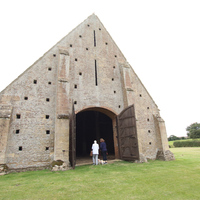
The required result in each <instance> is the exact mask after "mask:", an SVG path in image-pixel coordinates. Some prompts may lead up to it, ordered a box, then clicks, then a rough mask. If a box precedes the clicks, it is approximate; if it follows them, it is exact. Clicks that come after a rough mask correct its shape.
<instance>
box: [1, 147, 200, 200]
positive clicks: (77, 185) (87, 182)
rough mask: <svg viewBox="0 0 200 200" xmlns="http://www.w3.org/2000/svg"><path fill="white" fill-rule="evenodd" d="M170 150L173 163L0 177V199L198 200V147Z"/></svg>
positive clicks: (39, 172)
mask: <svg viewBox="0 0 200 200" xmlns="http://www.w3.org/2000/svg"><path fill="white" fill-rule="evenodd" d="M170 150H171V151H172V152H173V153H174V154H175V157H176V160H174V161H169V162H164V161H158V160H156V161H150V162H148V163H141V164H136V163H129V162H125V161H122V162H115V163H114V164H108V165H98V166H92V165H88V166H80V167H76V169H75V170H68V171H64V172H51V171H47V170H43V171H35V172H21V173H14V174H8V175H5V176H0V199H1V200H2V199H6V200H7V199H20V200H23V199H34V200H36V199H58V200H60V199H70V200H71V199H72V200H73V199H81V200H82V199H100V200H102V199H120V200H121V199H122V200H124V199H142V200H148V199H152V200H156V199H158V200H160V199H167V200H169V199H173V200H176V199H177V200H184V199H185V200H186V199H187V200H190V199H191V200H197V199H198V200H199V199H200V148H172V149H170Z"/></svg>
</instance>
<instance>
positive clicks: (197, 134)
mask: <svg viewBox="0 0 200 200" xmlns="http://www.w3.org/2000/svg"><path fill="white" fill-rule="evenodd" d="M186 131H187V135H188V137H189V138H200V123H197V122H196V123H193V124H191V125H190V126H188V127H187V128H186Z"/></svg>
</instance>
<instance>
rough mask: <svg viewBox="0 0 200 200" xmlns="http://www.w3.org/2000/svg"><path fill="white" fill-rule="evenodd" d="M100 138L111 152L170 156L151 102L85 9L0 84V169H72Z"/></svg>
mask: <svg viewBox="0 0 200 200" xmlns="http://www.w3.org/2000/svg"><path fill="white" fill-rule="evenodd" d="M100 138H104V139H105V141H106V144H107V147H108V153H109V155H113V156H114V157H115V158H121V159H123V160H133V161H136V162H146V161H147V160H148V159H153V160H154V159H158V158H159V159H162V160H166V161H168V160H173V159H174V156H173V154H172V153H171V152H170V151H169V147H168V141H167V133H166V128H165V122H164V120H163V119H162V118H161V117H160V113H159V109H158V106H157V105H156V104H155V102H154V100H153V99H152V97H151V96H150V94H149V93H148V91H147V90H146V88H145V87H144V85H143V84H142V82H141V81H140V79H139V78H138V76H137V75H136V73H135V71H134V70H133V69H132V67H131V66H130V64H129V63H128V62H127V60H126V58H125V57H124V55H123V54H122V52H121V51H120V49H119V48H118V46H117V45H116V44H115V42H114V41H113V39H112V38H111V36H110V35H109V33H108V32H107V30H106V29H105V27H104V26H103V24H102V23H101V22H100V20H99V18H98V17H97V16H96V15H95V14H92V15H91V16H89V17H88V18H87V19H86V20H85V21H84V22H82V23H81V24H80V25H79V26H77V27H76V28H75V29H74V30H72V31H71V32H70V33H69V34H68V35H67V36H65V37H64V38H63V39H61V40H60V41H59V42H58V43H57V44H56V45H55V46H53V47H52V48H51V49H50V50H49V51H48V52H46V53H45V54H44V55H43V56H42V57H41V58H39V59H38V60H37V61H36V62H35V63H34V64H33V65H32V66H30V67H29V68H28V69H27V70H26V71H25V72H24V73H23V74H21V75H20V76H19V77H18V78H17V79H15V80H14V81H13V82H12V83H11V84H10V85H9V86H7V87H6V88H5V89H4V90H3V91H1V93H0V167H1V171H2V172H3V171H4V170H3V169H5V170H6V171H9V170H10V171H12V170H16V171H17V170H18V171H23V170H29V169H43V168H48V167H50V166H52V163H53V162H55V163H57V161H60V162H61V163H62V166H64V169H67V168H68V169H69V168H71V167H73V168H74V166H75V161H76V158H80V157H84V156H86V155H89V153H90V150H91V145H92V143H93V141H94V140H97V141H99V139H100ZM57 166H58V165H57V164H56V167H57ZM57 168H59V167H57ZM62 169H63V168H62Z"/></svg>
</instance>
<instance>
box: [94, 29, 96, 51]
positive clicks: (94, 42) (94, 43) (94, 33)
mask: <svg viewBox="0 0 200 200" xmlns="http://www.w3.org/2000/svg"><path fill="white" fill-rule="evenodd" d="M94 46H95V47H96V35H95V31H94Z"/></svg>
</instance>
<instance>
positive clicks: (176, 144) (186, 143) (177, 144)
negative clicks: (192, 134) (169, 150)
mask: <svg viewBox="0 0 200 200" xmlns="http://www.w3.org/2000/svg"><path fill="white" fill-rule="evenodd" d="M173 145H174V147H200V140H191V141H177V142H174V143H173Z"/></svg>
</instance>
